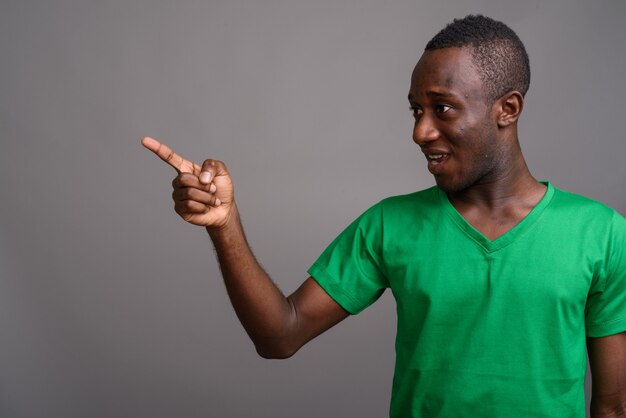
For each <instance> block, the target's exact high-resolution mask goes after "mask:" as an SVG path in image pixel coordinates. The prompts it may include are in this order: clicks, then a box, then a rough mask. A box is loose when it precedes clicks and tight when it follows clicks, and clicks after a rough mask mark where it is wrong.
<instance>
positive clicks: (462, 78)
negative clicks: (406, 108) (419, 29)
mask: <svg viewBox="0 0 626 418" xmlns="http://www.w3.org/2000/svg"><path fill="white" fill-rule="evenodd" d="M482 87H483V85H482V80H481V78H480V75H479V73H478V71H477V69H476V66H475V65H474V63H473V61H472V54H471V50H470V49H469V48H443V49H436V50H432V51H426V52H424V54H423V55H422V57H421V58H420V60H419V61H418V63H417V65H416V66H415V69H414V70H413V75H412V76H411V90H410V92H409V97H411V96H415V97H417V96H420V95H431V94H445V95H453V96H459V97H462V98H470V97H476V96H477V95H478V96H480V97H482V91H483V90H482Z"/></svg>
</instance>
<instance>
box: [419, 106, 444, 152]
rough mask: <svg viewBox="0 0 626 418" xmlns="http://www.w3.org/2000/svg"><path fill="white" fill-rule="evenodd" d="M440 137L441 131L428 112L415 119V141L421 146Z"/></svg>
mask: <svg viewBox="0 0 626 418" xmlns="http://www.w3.org/2000/svg"><path fill="white" fill-rule="evenodd" d="M437 138H439V131H438V130H437V127H436V126H435V124H434V123H433V120H432V118H430V117H429V116H428V115H427V114H426V113H425V114H423V115H421V116H420V118H419V119H417V120H416V121H415V126H414V127H413V141H414V142H415V143H416V144H417V145H419V146H420V147H423V146H425V145H426V144H427V143H429V142H432V141H435V140H436V139H437Z"/></svg>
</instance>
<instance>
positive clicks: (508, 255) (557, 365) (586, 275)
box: [309, 183, 626, 418]
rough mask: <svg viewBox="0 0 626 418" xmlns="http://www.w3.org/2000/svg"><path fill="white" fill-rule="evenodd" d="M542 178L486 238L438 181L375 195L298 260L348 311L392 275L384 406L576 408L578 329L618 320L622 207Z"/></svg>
mask: <svg viewBox="0 0 626 418" xmlns="http://www.w3.org/2000/svg"><path fill="white" fill-rule="evenodd" d="M547 186H548V188H547V192H546V194H545V196H544V197H543V199H542V200H541V201H540V202H539V204H538V205H537V206H536V207H535V208H534V209H533V210H532V211H531V212H530V213H529V214H528V215H527V216H526V218H524V219H523V220H522V221H521V222H520V223H519V224H518V225H516V226H515V227H514V228H513V229H511V230H510V231H508V232H507V233H506V234H504V235H502V236H501V237H499V238H497V239H496V240H493V241H490V240H488V239H487V238H485V237H484V236H483V235H482V234H481V233H480V232H478V231H477V230H476V229H474V228H473V227H472V226H471V225H470V224H469V223H468V222H467V221H465V219H464V218H463V217H462V216H461V215H460V214H459V213H458V212H457V211H456V209H455V208H454V207H453V206H452V205H451V204H450V202H449V200H448V198H447V196H446V194H445V193H444V192H443V191H441V190H440V189H439V188H437V187H433V188H430V189H427V190H423V191H420V192H416V193H413V194H409V195H405V196H396V197H391V198H388V199H385V200H383V201H382V202H380V203H378V204H377V205H375V206H373V207H372V208H370V209H369V210H367V211H366V212H365V213H364V214H363V215H361V216H360V217H359V218H358V219H357V220H356V221H354V222H353V223H352V224H351V225H350V226H349V227H348V228H347V229H346V230H345V231H344V232H343V233H342V234H341V235H339V236H338V237H337V238H336V239H335V240H334V241H333V242H332V244H330V246H329V247H328V248H327V249H326V250H325V251H324V253H323V254H322V255H321V256H320V258H319V259H318V260H317V261H316V262H315V264H313V266H312V267H311V268H310V269H309V273H310V274H311V276H313V277H314V279H315V280H316V281H317V282H318V283H319V284H320V285H321V286H322V288H324V289H325V291H326V292H328V294H329V295H330V296H331V297H332V298H333V299H334V300H335V301H337V303H339V304H340V305H341V306H342V307H343V308H344V309H346V310H347V311H348V312H350V313H352V314H356V313H358V312H360V311H361V310H363V309H365V308H366V307H367V306H369V305H370V304H372V303H373V302H374V301H376V299H378V297H379V296H380V295H381V294H382V292H383V291H384V290H385V289H386V288H391V291H392V293H393V295H394V297H395V299H396V304H397V314H398V329H397V336H396V367H395V374H394V380H393V390H392V399H391V416H392V417H409V416H411V417H428V418H435V417H455V418H456V417H481V418H489V417H498V418H501V417H524V418H531V417H550V418H553V417H559V418H565V417H584V416H585V400H584V380H585V372H586V352H585V338H586V337H587V336H589V337H601V336H607V335H612V334H616V333H619V332H622V331H626V220H625V219H624V218H623V217H622V216H621V215H620V214H618V213H617V212H616V211H614V210H612V209H610V208H608V207H606V206H604V205H602V204H600V203H597V202H594V201H592V200H589V199H586V198H584V197H581V196H577V195H574V194H570V193H567V192H563V191H560V190H557V189H555V188H554V187H553V186H552V185H551V184H549V183H547Z"/></svg>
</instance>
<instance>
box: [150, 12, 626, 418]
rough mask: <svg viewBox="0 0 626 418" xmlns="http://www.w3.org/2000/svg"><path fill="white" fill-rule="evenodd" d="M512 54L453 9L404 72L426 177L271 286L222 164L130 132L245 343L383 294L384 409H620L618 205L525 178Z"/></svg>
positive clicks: (299, 334)
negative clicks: (149, 156)
mask: <svg viewBox="0 0 626 418" xmlns="http://www.w3.org/2000/svg"><path fill="white" fill-rule="evenodd" d="M529 80H530V71H529V66H528V56H527V54H526V51H525V49H524V46H523V44H522V43H521V41H520V40H519V38H518V37H517V35H516V34H515V33H514V32H513V31H512V30H511V29H509V28H508V27H507V26H506V25H504V24H503V23H501V22H497V21H494V20H492V19H489V18H486V17H483V16H467V17H465V18H464V19H460V20H455V21H454V22H452V23H451V24H450V25H448V26H447V27H446V28H444V29H443V30H442V31H441V32H440V33H439V34H437V35H436V36H435V37H434V38H433V39H432V40H431V41H430V42H429V43H428V45H427V46H426V50H425V52H424V54H423V55H422V57H421V58H420V60H419V62H418V63H417V65H416V67H415V70H414V72H413V75H412V79H411V88H410V92H409V102H410V105H411V109H412V110H413V114H414V117H415V127H414V131H413V140H414V141H415V142H416V144H417V145H418V146H419V147H420V149H421V151H422V152H423V153H424V154H425V157H426V159H427V161H428V169H429V171H430V172H431V173H432V174H433V175H434V177H435V181H436V183H437V186H436V187H433V188H430V189H427V190H423V191H419V192H416V193H413V194H410V195H406V196H396V197H392V198H388V199H385V200H383V201H382V202H380V203H378V204H377V205H375V206H373V207H372V208H370V209H369V210H368V211H366V212H365V213H364V214H363V215H362V216H361V217H359V218H358V219H357V220H356V221H354V222H353V223H352V224H351V225H350V226H349V227H348V228H347V229H346V230H345V231H344V232H342V233H341V234H340V235H339V237H337V239H335V241H333V243H332V244H331V245H330V246H329V247H328V248H327V249H326V250H325V251H324V253H323V254H322V255H321V256H320V258H319V259H318V260H317V261H316V262H315V264H314V265H313V266H312V267H311V269H310V270H309V272H310V274H311V277H310V278H309V279H307V280H306V281H305V282H304V283H303V284H302V285H301V286H300V288H299V289H298V290H296V292H295V293H293V294H292V295H291V296H289V297H285V296H284V295H283V294H282V293H281V292H280V290H279V289H278V288H277V287H276V286H275V285H274V284H273V282H272V281H271V279H270V278H269V277H268V275H267V274H266V273H265V272H264V271H263V269H262V268H261V267H260V266H259V264H258V263H257V262H256V260H255V258H254V255H253V254H252V252H251V251H250V248H249V246H248V244H247V243H246V239H245V236H244V233H243V230H242V227H241V223H240V221H239V213H238V211H237V206H236V203H235V199H234V195H233V186H232V183H231V180H230V176H229V174H228V171H227V168H226V166H225V165H224V164H223V163H222V162H220V161H216V160H206V161H205V162H204V163H203V164H202V166H200V165H198V164H194V163H192V162H190V161H188V160H185V159H183V158H181V157H180V156H178V155H177V154H175V153H174V152H173V151H172V150H171V149H170V148H168V147H167V146H165V145H163V144H161V143H159V142H158V141H156V140H154V139H151V138H144V139H143V145H144V146H146V147H147V148H148V149H150V150H151V151H153V152H155V153H156V154H157V155H158V156H159V157H161V158H162V159H163V160H165V161H166V162H168V163H169V164H170V165H172V166H173V167H174V168H176V170H178V172H179V175H178V176H177V177H176V179H175V180H174V182H173V185H174V193H173V198H174V201H175V208H176V212H177V213H178V214H179V215H180V216H181V217H182V218H183V219H185V220H186V221H188V222H190V223H192V224H196V225H202V226H205V227H206V228H207V231H208V233H209V235H210V237H211V239H212V241H213V243H214V245H215V248H216V251H217V255H218V258H219V262H220V266H221V269H222V273H223V276H224V281H225V283H226V288H227V291H228V294H229V296H230V299H231V301H232V304H233V306H234V308H235V310H236V312H237V315H238V316H239V319H240V320H241V322H242V324H243V326H244V328H245V329H246V331H247V332H248V334H249V336H250V338H251V339H252V341H253V342H254V344H255V346H256V348H257V351H258V352H259V354H260V355H261V356H263V357H268V358H286V357H289V356H291V355H293V354H294V353H295V352H296V351H297V350H298V349H299V348H300V347H301V346H302V345H303V344H305V343H306V342H307V341H309V340H310V339H312V338H314V337H315V336H317V335H319V334H320V333H322V332H324V331H325V330H327V329H328V328H330V327H332V326H333V325H335V324H337V323H338V322H340V321H341V320H343V319H344V318H346V317H347V316H348V315H350V314H356V313H358V312H360V311H361V310H362V309H364V308H366V307H367V306H369V305H370V304H371V303H373V302H374V301H375V300H376V299H377V298H378V297H379V296H380V295H381V293H382V292H383V291H384V289H386V288H388V287H389V288H391V290H392V292H393V294H394V297H395V299H396V302H397V311H398V333H397V338H396V356H397V359H396V369H395V375H394V382H393V393H392V401H391V416H394V417H408V416H412V417H429V418H431V417H481V418H485V417H582V416H585V411H584V378H585V369H586V359H585V343H586V345H587V349H588V353H589V359H590V363H591V369H592V377H593V379H592V380H593V399H592V407H591V412H592V416H594V417H625V416H626V332H625V331H626V220H624V218H623V217H622V216H620V215H619V214H617V213H616V212H615V211H613V210H611V209H609V208H607V207H605V206H603V205H602V204H600V203H596V202H593V201H591V200H588V199H585V198H583V197H580V196H576V195H573V194H570V193H566V192H563V191H560V190H557V189H556V188H555V187H554V186H552V185H551V184H550V183H548V182H544V183H542V182H538V181H537V180H536V179H535V178H534V177H533V176H532V175H531V173H530V172H529V170H528V167H527V166H526V163H525V161H524V157H523V155H522V152H521V149H520V146H519V142H518V136H517V121H518V119H519V117H520V114H521V112H522V109H523V105H524V95H525V93H526V91H527V89H528V85H529Z"/></svg>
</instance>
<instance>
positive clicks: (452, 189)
mask: <svg viewBox="0 0 626 418" xmlns="http://www.w3.org/2000/svg"><path fill="white" fill-rule="evenodd" d="M435 182H436V183H437V186H438V187H439V188H440V189H441V190H443V191H444V192H446V193H456V192H460V191H461V190H463V189H465V188H466V187H467V186H466V185H465V184H460V183H459V182H454V181H452V180H450V179H445V178H442V177H438V176H435Z"/></svg>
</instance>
